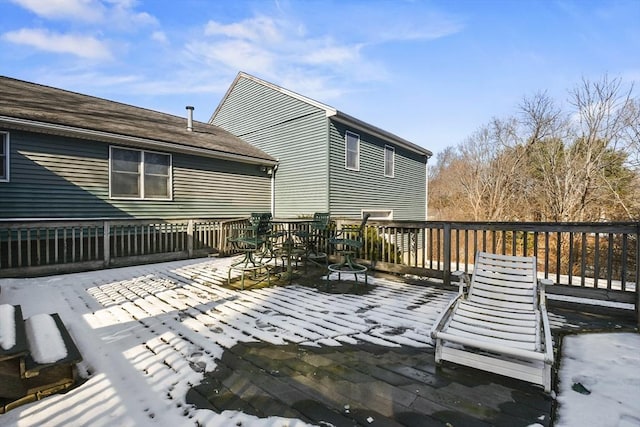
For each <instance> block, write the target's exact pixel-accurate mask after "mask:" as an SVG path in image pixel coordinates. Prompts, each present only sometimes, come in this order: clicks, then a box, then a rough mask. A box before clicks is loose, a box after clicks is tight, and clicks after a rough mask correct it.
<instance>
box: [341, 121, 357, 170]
mask: <svg viewBox="0 0 640 427" xmlns="http://www.w3.org/2000/svg"><path fill="white" fill-rule="evenodd" d="M344 138H345V144H344V157H345V165H344V167H345V168H347V169H350V170H354V171H357V170H360V135H358V134H357V133H353V132H349V131H347V133H346V135H345V137H344Z"/></svg>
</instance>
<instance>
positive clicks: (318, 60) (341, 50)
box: [302, 44, 362, 64]
mask: <svg viewBox="0 0 640 427" xmlns="http://www.w3.org/2000/svg"><path fill="white" fill-rule="evenodd" d="M361 48H362V45H353V46H338V45H333V44H331V45H329V46H325V47H320V48H317V49H314V50H312V51H311V52H309V53H308V54H306V55H303V56H302V60H303V61H304V62H306V63H308V64H328V63H337V64H344V63H346V62H354V61H355V60H356V59H359V58H360V49H361Z"/></svg>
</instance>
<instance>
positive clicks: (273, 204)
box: [271, 164, 278, 218]
mask: <svg viewBox="0 0 640 427" xmlns="http://www.w3.org/2000/svg"><path fill="white" fill-rule="evenodd" d="M277 170H278V165H277V164H276V165H274V166H273V168H271V216H273V217H274V218H275V216H276V171H277Z"/></svg>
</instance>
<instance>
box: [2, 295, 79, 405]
mask: <svg viewBox="0 0 640 427" xmlns="http://www.w3.org/2000/svg"><path fill="white" fill-rule="evenodd" d="M39 316H40V319H42V318H43V317H42V315H39ZM45 316H50V321H51V322H50V323H51V328H53V329H50V330H48V331H46V332H47V333H46V334H45V335H47V336H46V337H45V341H44V342H40V343H33V342H32V343H30V342H29V340H30V339H31V340H32V341H33V340H34V338H33V334H31V335H32V336H31V338H29V337H28V334H27V328H26V327H25V320H24V319H23V318H22V310H21V308H20V306H14V317H15V319H16V320H15V328H16V339H15V341H16V344H15V345H14V346H13V347H11V348H10V349H3V348H2V346H0V351H2V352H1V353H0V357H1V358H2V359H0V414H3V413H5V412H7V411H9V410H11V409H13V408H15V407H17V406H20V405H24V404H26V403H30V402H34V401H36V400H40V399H43V398H45V397H47V396H50V395H52V394H55V393H59V392H62V391H66V390H68V389H70V388H71V387H73V386H74V385H75V384H76V382H77V373H76V364H77V363H79V362H80V361H82V356H81V355H80V351H79V350H78V348H77V347H76V345H75V343H74V342H73V339H72V338H71V335H70V334H69V332H68V331H67V328H66V327H65V326H64V323H63V322H62V319H61V318H60V316H59V315H58V314H57V313H54V314H51V315H45ZM35 323H36V322H34V324H35ZM37 323H38V324H42V323H40V322H37ZM51 332H59V337H58V338H57V339H58V340H61V344H60V345H64V347H65V348H66V351H63V353H66V355H65V356H64V357H61V358H59V360H55V361H47V358H46V357H45V358H44V359H43V356H42V354H41V353H43V351H46V350H43V349H44V348H46V345H47V344H48V343H49V342H50V341H49V340H52V341H51V342H55V339H56V338H55V337H54V338H53V339H52V338H51V336H50V333H51ZM35 335H36V336H37V335H38V334H35ZM53 335H54V336H57V333H54V334H53ZM36 339H39V338H36ZM34 353H35V358H34ZM38 360H39V361H40V362H39V361H38ZM42 360H45V361H46V362H45V363H42Z"/></svg>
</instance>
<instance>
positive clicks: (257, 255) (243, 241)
mask: <svg viewBox="0 0 640 427" xmlns="http://www.w3.org/2000/svg"><path fill="white" fill-rule="evenodd" d="M270 230H271V214H270V213H268V212H259V213H252V214H251V217H250V218H249V225H248V226H247V227H245V228H244V229H243V230H242V231H241V233H240V235H239V236H237V237H233V238H229V239H228V240H229V243H231V245H232V246H233V247H234V249H236V250H237V251H240V252H244V257H242V259H240V260H239V261H237V262H235V263H233V264H231V265H230V266H229V271H228V277H227V282H228V284H229V285H230V284H231V272H232V271H234V270H236V271H240V272H241V287H242V289H244V278H245V277H244V276H245V273H246V272H252V273H253V277H254V279H255V278H257V275H258V273H259V272H260V271H261V270H264V271H265V272H264V274H265V279H266V280H267V281H268V282H269V284H271V282H270V273H269V269H268V266H267V263H268V261H270V259H271V258H269V259H267V260H266V261H265V258H266V257H267V256H268V253H269V249H268V242H269V232H270Z"/></svg>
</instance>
